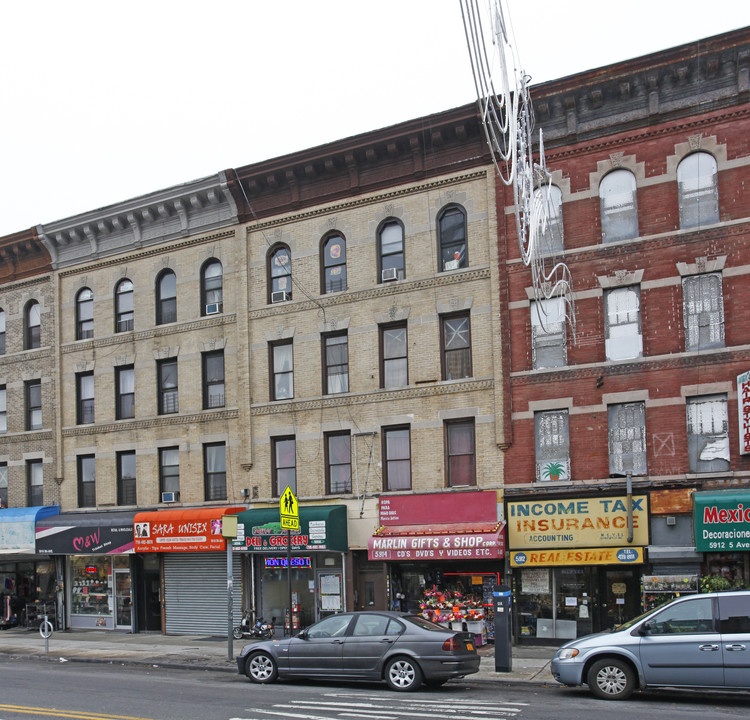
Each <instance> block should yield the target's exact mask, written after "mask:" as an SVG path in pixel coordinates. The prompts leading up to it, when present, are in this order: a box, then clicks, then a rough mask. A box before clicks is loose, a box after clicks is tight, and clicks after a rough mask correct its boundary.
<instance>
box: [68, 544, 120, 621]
mask: <svg viewBox="0 0 750 720" xmlns="http://www.w3.org/2000/svg"><path fill="white" fill-rule="evenodd" d="M70 581H71V591H70V592H71V597H70V612H71V614H73V615H111V614H112V562H111V560H110V558H109V557H107V556H97V555H74V556H73V557H71V558H70Z"/></svg>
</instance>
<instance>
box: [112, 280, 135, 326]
mask: <svg viewBox="0 0 750 720" xmlns="http://www.w3.org/2000/svg"><path fill="white" fill-rule="evenodd" d="M132 329H133V283H132V282H131V281H130V280H128V279H125V280H120V282H119V283H117V287H116V288H115V332H118V333H119V332H127V331H128V330H132Z"/></svg>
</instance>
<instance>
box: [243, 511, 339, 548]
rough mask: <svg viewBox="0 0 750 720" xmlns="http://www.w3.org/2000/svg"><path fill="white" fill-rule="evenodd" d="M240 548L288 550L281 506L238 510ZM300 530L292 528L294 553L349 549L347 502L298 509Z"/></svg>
mask: <svg viewBox="0 0 750 720" xmlns="http://www.w3.org/2000/svg"><path fill="white" fill-rule="evenodd" d="M236 517H237V540H235V541H234V542H233V543H232V548H233V549H234V550H237V551H248V552H261V553H269V552H270V553H278V552H279V551H280V550H283V551H284V552H286V549H287V544H288V542H287V531H286V530H282V529H281V518H280V515H279V508H278V507H273V508H260V509H255V510H243V511H242V512H241V513H237V515H236ZM299 527H300V529H299V531H297V530H292V532H291V539H292V552H310V551H315V550H319V551H333V552H347V551H348V550H349V535H348V531H347V524H346V505H314V506H309V507H304V506H300V508H299Z"/></svg>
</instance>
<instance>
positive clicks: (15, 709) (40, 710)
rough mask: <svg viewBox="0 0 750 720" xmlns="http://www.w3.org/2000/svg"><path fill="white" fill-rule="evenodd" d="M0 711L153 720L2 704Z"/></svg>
mask: <svg viewBox="0 0 750 720" xmlns="http://www.w3.org/2000/svg"><path fill="white" fill-rule="evenodd" d="M0 710H8V711H10V712H15V713H23V714H24V715H49V716H50V717H65V718H76V719H77V720H153V718H141V717H134V716H132V715H108V714H105V713H92V712H86V711H85V710H58V709H56V708H44V707H32V706H30V705H6V704H3V703H0Z"/></svg>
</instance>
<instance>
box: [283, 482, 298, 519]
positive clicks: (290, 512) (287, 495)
mask: <svg viewBox="0 0 750 720" xmlns="http://www.w3.org/2000/svg"><path fill="white" fill-rule="evenodd" d="M279 513H280V514H281V529H282V530H299V505H298V504H297V498H296V497H294V493H293V492H292V489H291V488H290V487H289V486H288V485H287V487H286V490H284V493H283V494H282V496H281V499H280V500H279Z"/></svg>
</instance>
